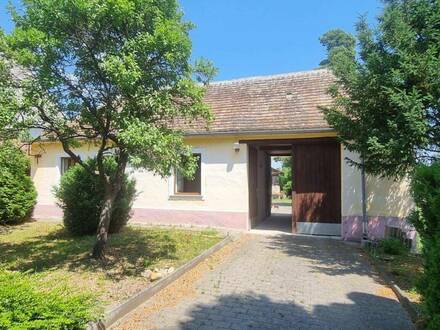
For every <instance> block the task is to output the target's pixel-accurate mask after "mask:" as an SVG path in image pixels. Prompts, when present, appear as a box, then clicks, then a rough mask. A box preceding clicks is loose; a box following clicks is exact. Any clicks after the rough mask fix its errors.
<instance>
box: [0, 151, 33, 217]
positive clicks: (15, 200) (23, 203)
mask: <svg viewBox="0 0 440 330" xmlns="http://www.w3.org/2000/svg"><path fill="white" fill-rule="evenodd" d="M29 167H30V164H29V160H28V158H27V157H26V155H24V154H23V152H21V150H20V149H18V148H17V147H15V146H13V145H12V144H9V143H6V144H2V145H0V224H2V225H6V224H16V223H20V222H23V221H25V220H27V219H29V218H30V217H31V216H32V211H33V208H34V205H35V202H36V198H37V193H36V190H35V187H34V184H33V182H32V180H31V178H30V177H29V175H28V171H29Z"/></svg>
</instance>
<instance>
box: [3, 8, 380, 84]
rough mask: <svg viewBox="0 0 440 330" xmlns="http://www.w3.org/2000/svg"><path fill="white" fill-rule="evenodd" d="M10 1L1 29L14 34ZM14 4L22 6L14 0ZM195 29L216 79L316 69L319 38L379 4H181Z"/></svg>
mask: <svg viewBox="0 0 440 330" xmlns="http://www.w3.org/2000/svg"><path fill="white" fill-rule="evenodd" d="M7 3H8V1H7V0H0V26H1V27H2V28H3V29H5V30H6V31H10V30H11V28H12V23H11V22H10V20H9V15H8V14H7V12H6V5H7ZM13 3H18V1H17V0H13ZM181 5H182V8H183V11H184V12H185V17H186V18H187V19H188V20H190V21H192V22H193V23H195V24H196V26H197V27H196V29H195V30H194V31H192V33H191V37H192V40H193V56H194V57H205V58H208V59H211V60H212V61H214V63H215V65H216V67H218V68H219V74H218V75H217V77H216V80H224V79H232V78H239V77H246V76H256V75H268V74H277V73H285V72H292V71H302V70H309V69H313V68H315V67H317V66H318V63H319V62H320V61H321V60H322V59H323V58H324V57H325V52H324V49H323V47H322V46H321V45H320V43H319V40H318V38H319V36H320V35H322V34H323V33H325V32H326V31H328V30H329V29H332V28H342V29H344V30H346V31H349V32H353V30H354V24H355V22H356V21H357V19H358V17H359V16H360V15H362V14H366V15H367V18H368V21H369V22H370V23H374V21H375V18H376V17H377V15H378V14H379V12H380V10H381V8H382V2H381V1H380V0H350V1H347V0H307V1H301V0H181Z"/></svg>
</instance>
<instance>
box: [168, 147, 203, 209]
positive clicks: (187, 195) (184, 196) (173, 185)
mask: <svg viewBox="0 0 440 330" xmlns="http://www.w3.org/2000/svg"><path fill="white" fill-rule="evenodd" d="M192 154H198V155H199V157H200V193H197V192H177V175H176V171H175V169H173V170H172V172H171V175H170V176H169V178H168V197H169V198H168V199H169V200H205V151H204V149H200V148H194V149H193V150H192Z"/></svg>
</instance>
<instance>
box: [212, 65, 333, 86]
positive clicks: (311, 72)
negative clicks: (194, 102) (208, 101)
mask: <svg viewBox="0 0 440 330" xmlns="http://www.w3.org/2000/svg"><path fill="white" fill-rule="evenodd" d="M322 73H331V71H330V70H329V69H326V68H318V69H314V70H305V71H296V72H286V73H279V74H273V75H261V76H250V77H243V78H234V79H228V80H218V81H211V82H210V83H209V85H228V84H235V83H242V82H252V81H256V80H257V81H258V80H271V79H282V78H289V77H295V76H307V75H318V74H322Z"/></svg>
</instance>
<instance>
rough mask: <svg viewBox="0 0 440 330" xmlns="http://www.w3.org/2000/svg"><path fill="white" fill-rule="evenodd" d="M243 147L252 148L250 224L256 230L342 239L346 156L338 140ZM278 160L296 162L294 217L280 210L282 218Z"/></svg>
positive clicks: (260, 142) (264, 142)
mask: <svg viewBox="0 0 440 330" xmlns="http://www.w3.org/2000/svg"><path fill="white" fill-rule="evenodd" d="M241 142H246V143H248V147H249V148H248V149H249V173H248V179H249V221H250V224H251V228H252V229H262V230H274V231H280V232H289V233H300V234H311V235H329V236H340V235H341V165H340V164H341V160H340V157H341V151H340V144H339V143H338V142H337V141H336V140H335V139H333V138H325V139H296V140H258V141H241ZM273 157H290V159H291V168H292V199H291V202H290V206H291V212H286V209H282V210H284V214H283V212H282V211H281V210H280V208H279V206H278V211H281V212H277V208H276V206H277V205H274V198H273V197H274V196H273V179H272V177H273V176H272V173H273V171H272V162H271V159H273ZM284 201H285V200H284ZM280 204H281V203H280ZM284 204H285V203H284ZM284 204H283V205H282V206H283V207H284V206H286V205H284Z"/></svg>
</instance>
